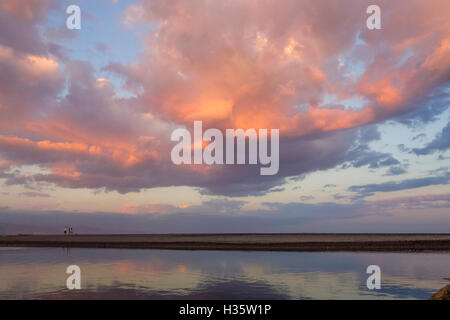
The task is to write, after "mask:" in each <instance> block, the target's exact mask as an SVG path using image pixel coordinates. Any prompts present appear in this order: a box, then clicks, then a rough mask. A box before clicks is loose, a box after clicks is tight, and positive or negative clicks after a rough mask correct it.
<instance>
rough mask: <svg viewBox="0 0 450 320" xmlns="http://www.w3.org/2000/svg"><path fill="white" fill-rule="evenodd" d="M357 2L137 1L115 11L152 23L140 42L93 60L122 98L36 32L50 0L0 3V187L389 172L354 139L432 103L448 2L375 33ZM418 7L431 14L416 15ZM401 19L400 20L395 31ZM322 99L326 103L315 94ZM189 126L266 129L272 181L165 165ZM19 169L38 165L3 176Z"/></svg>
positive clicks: (277, 181)
mask: <svg viewBox="0 0 450 320" xmlns="http://www.w3.org/2000/svg"><path fill="white" fill-rule="evenodd" d="M368 3H369V2H368V1H358V2H357V3H354V2H353V1H351V2H350V1H344V2H342V1H328V2H320V1H312V0H304V1H294V0H286V1H282V2H280V1H266V2H263V3H261V2H254V1H227V2H220V1H200V0H195V1H180V0H174V1H162V0H153V1H142V2H140V3H138V4H135V5H133V6H130V7H129V9H128V11H127V13H126V15H125V17H126V18H125V23H126V24H127V25H128V26H130V27H132V26H133V24H135V23H139V24H145V25H148V26H151V28H149V29H150V30H149V31H148V33H147V34H146V36H145V37H143V39H142V41H143V43H142V45H143V48H144V49H143V51H142V52H141V53H140V54H139V55H138V59H137V60H136V61H133V62H131V63H129V64H120V63H117V62H114V61H107V62H108V63H107V66H106V67H105V68H104V69H102V70H101V72H103V73H107V74H108V76H109V75H110V76H112V77H116V76H120V77H122V80H123V81H124V82H125V85H124V88H122V89H124V90H127V91H129V93H130V94H131V96H130V97H127V98H124V97H121V96H119V95H117V89H118V88H116V87H115V85H116V84H115V83H114V82H113V81H111V80H110V79H108V78H107V77H106V76H105V77H103V76H102V77H101V78H100V77H97V73H98V71H99V70H95V69H94V67H93V66H92V65H91V64H90V63H89V62H86V61H75V60H72V59H70V58H68V57H64V56H63V55H62V54H61V46H60V45H58V41H63V39H61V38H58V35H56V37H47V38H46V37H45V34H44V37H43V36H42V35H41V33H40V32H39V30H41V29H40V28H41V27H42V26H43V25H45V22H46V17H47V16H48V14H49V13H50V12H51V10H53V9H54V8H57V7H58V4H57V2H56V1H50V0H46V1H19V2H14V1H10V0H5V1H3V2H2V4H1V6H0V125H1V129H0V157H1V160H2V161H6V162H8V165H7V166H6V167H4V168H3V169H2V170H3V173H2V176H3V177H4V178H5V180H6V184H7V185H13V184H27V183H51V184H55V185H57V186H60V187H65V188H90V189H100V188H103V189H105V190H107V191H109V190H116V191H118V192H120V193H127V192H136V191H139V190H141V189H144V188H153V187H161V186H180V185H188V186H192V187H198V188H201V193H202V194H220V195H227V196H244V195H262V194H265V193H267V192H268V191H270V190H271V189H272V190H277V189H276V188H277V187H278V186H280V185H281V184H283V183H285V182H286V179H287V178H291V177H296V176H304V175H305V174H307V173H310V172H314V171H318V170H326V169H330V168H334V167H336V166H339V165H342V166H343V167H344V168H345V167H350V166H353V167H357V168H360V167H364V166H368V167H369V168H370V169H377V168H382V167H391V168H393V167H394V168H398V166H399V165H400V162H399V161H398V160H397V159H396V158H395V156H394V155H392V154H389V153H381V152H376V151H373V150H371V149H370V147H368V146H367V144H368V143H369V142H370V141H375V140H377V139H379V138H380V134H379V132H378V131H377V130H376V126H375V124H376V123H379V122H381V121H384V120H386V119H396V120H398V121H404V122H405V123H409V124H410V125H412V124H411V123H415V121H419V120H417V119H420V121H425V120H430V119H434V117H436V116H437V114H438V112H442V110H444V107H445V103H446V102H447V101H448V93H447V92H445V90H443V89H442V87H443V86H444V85H445V84H447V83H448V81H449V75H450V59H449V57H450V51H449V49H448V41H447V40H446V39H448V38H449V36H450V28H449V24H448V14H447V12H448V9H450V5H449V3H448V1H443V0H430V1H427V2H423V1H418V0H412V1H410V2H408V4H406V3H400V2H396V3H392V4H389V6H386V7H385V8H383V16H384V18H383V31H380V32H378V33H377V32H369V31H368V30H366V29H365V27H364V26H365V18H366V15H365V9H366V7H367V5H368ZM19 8H20V10H19ZM418 11H419V12H422V14H424V15H426V16H433V17H434V18H433V20H431V21H428V22H427V23H424V22H421V21H419V22H417V21H416V16H417V12H418ZM398 12H401V13H402V14H401V15H399V14H397V13H398ZM394 13H395V14H394ZM205 17H206V18H205ZM349 17H352V18H349ZM424 20H427V19H424ZM404 21H411V22H414V23H412V24H411V26H410V27H409V28H407V29H404V27H402V26H404V25H405V24H404ZM384 30H389V31H384ZM47 31H48V30H47ZM130 32H131V30H130ZM47 35H48V34H47ZM54 36H55V35H54ZM60 36H61V35H60ZM95 44H96V48H97V49H99V50H100V51H102V50H103V49H105V50H106V48H105V47H103V46H99V43H98V42H96V43H95ZM94 49H95V48H94ZM341 57H344V58H345V61H346V62H347V63H344V64H342V61H343V60H342V59H341ZM344 58H343V59H344ZM340 61H341V62H340ZM348 61H354V63H359V64H360V65H361V70H360V72H359V75H358V76H356V77H349V76H348V74H349V72H353V71H355V70H351V68H352V66H351V64H350V63H348ZM349 68H350V69H349ZM327 95H332V96H335V97H336V101H334V102H331V103H330V102H326V103H325V102H324V97H325V96H327ZM354 97H356V98H357V99H358V101H363V102H361V105H360V107H359V108H349V107H346V106H345V105H344V103H342V102H343V101H345V100H347V99H350V98H354ZM425 102H426V103H425ZM447 106H448V105H447ZM12 117H14V119H15V121H14V122H11V121H10V120H9V119H11V118H12ZM411 118H414V119H415V120H411ZM194 120H203V122H204V126H205V129H206V128H207V127H214V128H219V129H226V128H244V129H246V128H279V129H280V132H281V141H280V171H279V175H277V176H273V177H261V176H260V175H259V170H258V169H259V168H257V167H256V166H255V167H254V166H222V167H217V166H216V167H209V166H200V165H199V166H180V167H176V166H174V165H173V164H172V163H171V161H170V149H171V147H172V145H171V144H170V133H171V131H172V130H173V129H175V128H177V127H182V126H187V127H188V128H191V126H192V122H193V121H194ZM408 121H410V122H408ZM440 146H441V144H437V145H436V146H433V148H440ZM430 150H431V149H430ZM24 165H35V166H37V167H39V168H40V172H38V173H35V174H32V175H31V176H24V175H22V174H21V173H20V171H19V172H14V170H15V169H16V168H20V167H21V166H24ZM390 170H394V169H390ZM13 172H14V173H13ZM397 172H398V171H397ZM131 206H132V204H131ZM144 209H145V208H144ZM136 210H137V212H140V210H141V209H140V208H136ZM147 210H150V211H151V208H150V207H149V208H147ZM144 211H145V210H144ZM169 211H170V210H169Z"/></svg>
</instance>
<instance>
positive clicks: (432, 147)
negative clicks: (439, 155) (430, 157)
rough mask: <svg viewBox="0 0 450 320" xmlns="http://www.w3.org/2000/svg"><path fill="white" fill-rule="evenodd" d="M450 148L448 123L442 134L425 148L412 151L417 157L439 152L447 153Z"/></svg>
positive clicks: (449, 124) (449, 127) (449, 125)
mask: <svg viewBox="0 0 450 320" xmlns="http://www.w3.org/2000/svg"><path fill="white" fill-rule="evenodd" d="M449 148H450V122H449V123H447V126H445V128H444V129H442V132H441V133H440V134H439V135H438V136H437V137H435V138H434V139H433V141H431V142H430V143H428V144H427V145H426V146H425V147H424V148H415V149H413V150H412V152H414V153H415V154H417V155H427V154H431V153H434V152H437V151H441V152H443V151H446V150H448V149H449Z"/></svg>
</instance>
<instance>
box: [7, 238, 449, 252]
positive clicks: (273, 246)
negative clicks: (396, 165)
mask: <svg viewBox="0 0 450 320" xmlns="http://www.w3.org/2000/svg"><path fill="white" fill-rule="evenodd" d="M11 246H21V247H74V248H126V249H176V250H254V251H403V252H415V251H450V234H149V235H138V234H128V235H71V236H65V235H11V236H9V235H7V236H0V247H11Z"/></svg>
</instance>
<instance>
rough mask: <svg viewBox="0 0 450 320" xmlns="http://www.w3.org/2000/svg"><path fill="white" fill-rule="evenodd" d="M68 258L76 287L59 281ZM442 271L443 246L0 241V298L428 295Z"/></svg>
mask: <svg viewBox="0 0 450 320" xmlns="http://www.w3.org/2000/svg"><path fill="white" fill-rule="evenodd" d="M72 264H76V265H78V266H79V267H80V268H81V279H82V280H81V286H82V289H81V290H72V291H71V290H68V289H67V288H66V279H67V277H68V276H69V275H67V274H66V273H65V271H66V268H67V267H68V266H69V265H72ZM371 264H376V265H379V266H380V268H381V271H382V288H381V290H378V291H370V290H368V289H367V287H366V280H367V277H368V275H367V274H366V268H367V266H369V265H371ZM448 277H450V253H304V252H301V253H298V252H239V251H168V250H118V249H117V250H116V249H75V248H72V249H62V248H0V299H428V298H429V297H430V296H431V295H432V294H433V293H434V292H436V291H437V290H438V289H440V288H441V287H443V286H444V285H446V284H447V283H448V282H447V281H446V280H444V279H443V278H448Z"/></svg>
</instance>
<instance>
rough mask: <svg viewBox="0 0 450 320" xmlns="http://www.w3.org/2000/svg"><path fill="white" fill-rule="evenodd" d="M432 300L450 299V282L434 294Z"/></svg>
mask: <svg viewBox="0 0 450 320" xmlns="http://www.w3.org/2000/svg"><path fill="white" fill-rule="evenodd" d="M430 300H450V284H448V285H446V286H445V287H443V288H442V289H441V290H439V291H438V292H436V293H435V294H433V295H432V296H431V298H430Z"/></svg>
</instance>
